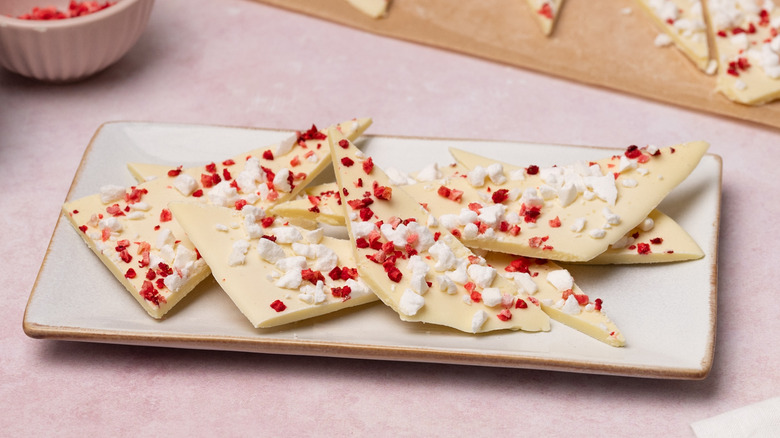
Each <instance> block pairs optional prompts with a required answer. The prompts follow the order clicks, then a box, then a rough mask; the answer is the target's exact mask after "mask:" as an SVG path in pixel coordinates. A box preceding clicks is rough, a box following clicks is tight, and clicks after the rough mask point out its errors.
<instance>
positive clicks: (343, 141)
mask: <svg viewBox="0 0 780 438" xmlns="http://www.w3.org/2000/svg"><path fill="white" fill-rule="evenodd" d="M339 146H341V147H342V148H344V149H346V148H348V147H349V140H347V139H346V138H344V139H341V140H339Z"/></svg>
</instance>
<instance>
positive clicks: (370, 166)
mask: <svg viewBox="0 0 780 438" xmlns="http://www.w3.org/2000/svg"><path fill="white" fill-rule="evenodd" d="M372 170H374V160H372V159H371V157H368V159H367V160H365V161H363V171H364V172H366V174H367V175H370V174H371V171H372Z"/></svg>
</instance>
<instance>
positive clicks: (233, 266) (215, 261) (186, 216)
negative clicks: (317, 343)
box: [170, 202, 377, 327]
mask: <svg viewBox="0 0 780 438" xmlns="http://www.w3.org/2000/svg"><path fill="white" fill-rule="evenodd" d="M170 209H171V212H173V215H174V216H175V217H176V219H177V220H178V221H179V223H180V224H181V225H182V227H183V228H184V230H186V232H187V235H188V236H189V237H190V238H191V239H192V241H193V242H194V243H195V244H196V245H197V247H198V250H199V251H200V253H201V255H202V256H203V258H204V259H205V260H206V262H207V263H208V265H209V266H210V267H211V270H212V274H213V275H214V278H215V279H216V280H217V282H218V283H219V285H220V286H221V287H222V289H223V290H224V291H225V292H226V293H227V294H228V296H229V297H230V299H231V300H233V302H234V303H235V304H236V306H237V307H238V309H239V310H240V311H241V312H242V313H243V314H244V316H246V317H247V319H249V321H250V322H251V323H252V325H254V326H255V327H274V326H278V325H282V324H288V323H291V322H295V321H300V320H304V319H308V318H312V317H315V316H320V315H324V314H326V313H331V312H335V311H338V310H341V309H346V308H349V307H354V306H359V305H361V304H365V303H369V302H373V301H376V300H377V297H376V295H374V294H373V292H371V290H370V289H369V287H368V286H366V284H365V283H363V281H362V280H361V279H360V277H359V276H358V273H357V269H356V268H355V258H354V254H353V252H352V245H351V243H350V242H349V241H346V240H339V239H333V238H330V237H327V236H323V235H322V234H321V231H322V230H319V231H317V230H304V229H299V228H297V227H294V226H291V225H285V222H284V220H283V219H281V218H277V219H276V220H275V221H274V223H266V224H263V226H262V233H263V234H262V236H258V233H255V232H253V231H252V230H251V229H249V227H248V226H252V225H255V224H259V218H256V217H252V213H251V212H250V213H249V214H247V212H244V211H243V210H242V211H237V210H234V209H227V208H223V207H215V206H210V205H203V204H196V203H184V202H179V203H172V204H171V205H170Z"/></svg>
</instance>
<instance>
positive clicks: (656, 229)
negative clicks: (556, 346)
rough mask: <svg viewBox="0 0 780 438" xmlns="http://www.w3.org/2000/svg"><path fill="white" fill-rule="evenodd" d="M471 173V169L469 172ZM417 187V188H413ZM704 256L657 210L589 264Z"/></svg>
mask: <svg viewBox="0 0 780 438" xmlns="http://www.w3.org/2000/svg"><path fill="white" fill-rule="evenodd" d="M450 154H451V155H452V157H453V158H454V159H455V160H456V161H457V162H458V163H459V164H460V165H461V166H463V167H466V168H469V169H473V168H475V167H478V166H479V167H482V168H484V169H487V168H490V166H496V165H500V166H501V167H502V169H503V173H504V174H506V175H508V176H510V177H511V175H519V174H523V175H524V173H525V169H524V168H523V167H520V166H516V165H513V164H508V163H504V162H499V161H495V160H492V159H490V158H487V157H483V156H481V155H477V154H474V153H471V152H467V151H463V150H460V149H455V148H450ZM466 172H468V170H467V171H466ZM412 190H414V188H412ZM702 257H704V253H703V252H702V250H701V248H700V247H699V245H698V244H697V243H696V241H694V240H693V238H692V237H691V236H690V235H689V234H688V233H687V232H686V231H685V230H684V229H683V228H682V227H681V226H680V225H679V224H677V222H675V221H674V220H673V219H672V218H670V217H669V216H667V215H665V214H663V213H662V212H660V211H658V210H653V211H652V212H650V214H649V215H648V217H647V218H646V219H645V220H643V221H642V223H640V224H639V225H638V226H636V227H635V228H634V229H632V230H630V231H629V232H628V233H626V234H625V235H624V236H623V237H621V238H620V239H618V240H617V241H616V242H615V244H612V245H610V246H609V248H608V249H607V250H606V251H604V252H603V253H601V254H599V255H598V256H596V257H595V258H593V259H591V260H588V261H587V262H583V263H587V264H632V263H665V262H679V261H685V260H696V259H700V258H702Z"/></svg>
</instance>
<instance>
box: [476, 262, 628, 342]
mask: <svg viewBox="0 0 780 438" xmlns="http://www.w3.org/2000/svg"><path fill="white" fill-rule="evenodd" d="M485 260H486V261H487V262H488V263H489V264H490V265H491V266H493V267H494V268H496V270H497V271H498V272H499V273H501V275H503V276H505V277H507V278H509V279H512V280H513V281H515V282H516V283H517V284H518V285H519V286H520V287H523V288H524V289H525V290H526V292H527V293H529V294H530V297H529V301H532V300H535V301H538V302H539V303H540V304H541V306H542V310H544V312H545V313H547V314H548V315H549V316H550V318H552V319H554V320H556V321H558V322H560V323H562V324H565V325H567V326H569V327H571V328H573V329H575V330H578V331H580V332H582V333H585V334H586V335H588V336H591V337H593V338H595V339H598V340H599V341H601V342H604V343H606V344H609V345H611V346H613V347H622V346H624V345H625V344H626V339H625V337H624V336H623V334H622V333H621V332H620V329H618V327H617V325H615V323H614V322H612V320H610V319H609V317H607V315H606V313H605V312H604V311H603V308H602V305H603V301H602V300H601V299H600V298H591V297H590V296H589V295H586V294H585V293H584V292H583V291H582V290H581V289H580V288H579V286H577V284H576V283H574V281H573V279H572V278H571V275H570V274H569V272H568V271H566V270H565V269H563V268H561V267H560V266H558V265H556V264H555V263H553V262H550V261H546V260H538V259H537V260H534V259H528V258H525V257H517V256H512V255H509V254H500V253H488V254H486V255H485Z"/></svg>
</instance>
